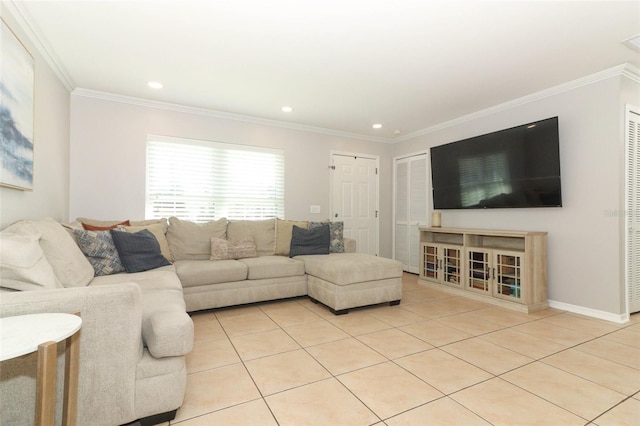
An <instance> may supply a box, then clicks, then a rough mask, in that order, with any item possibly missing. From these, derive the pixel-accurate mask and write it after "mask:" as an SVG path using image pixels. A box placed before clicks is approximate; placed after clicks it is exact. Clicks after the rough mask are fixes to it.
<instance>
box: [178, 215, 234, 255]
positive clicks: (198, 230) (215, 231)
mask: <svg viewBox="0 0 640 426" xmlns="http://www.w3.org/2000/svg"><path fill="white" fill-rule="evenodd" d="M226 234H227V219H224V218H223V219H219V220H214V221H211V222H206V223H195V222H190V221H188V220H180V219H178V218H177V217H170V218H169V228H168V229H167V241H168V242H169V249H170V250H171V255H172V256H173V259H174V260H209V257H210V256H211V238H213V237H217V238H225V236H226Z"/></svg>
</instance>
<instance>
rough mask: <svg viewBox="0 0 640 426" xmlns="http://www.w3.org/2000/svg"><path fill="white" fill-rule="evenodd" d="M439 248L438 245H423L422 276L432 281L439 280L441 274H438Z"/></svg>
mask: <svg viewBox="0 0 640 426" xmlns="http://www.w3.org/2000/svg"><path fill="white" fill-rule="evenodd" d="M438 252H439V248H438V246H436V245H431V244H423V245H422V262H423V263H422V265H423V267H422V271H421V272H422V276H423V277H425V278H428V279H432V280H438V279H439V278H440V274H439V273H438V272H439V271H438V255H439V253H438Z"/></svg>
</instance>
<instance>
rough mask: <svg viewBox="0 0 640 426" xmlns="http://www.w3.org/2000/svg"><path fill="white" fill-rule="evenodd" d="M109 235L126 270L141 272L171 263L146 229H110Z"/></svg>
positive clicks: (153, 236)
mask: <svg viewBox="0 0 640 426" xmlns="http://www.w3.org/2000/svg"><path fill="white" fill-rule="evenodd" d="M111 237H112V238H113V242H114V244H115V246H116V249H117V250H118V254H119V255H120V259H121V260H122V264H123V265H124V268H125V269H126V270H127V272H142V271H148V270H149V269H155V268H159V267H161V266H167V265H171V263H170V262H169V261H168V260H167V259H166V258H165V257H164V256H163V255H162V253H161V252H160V243H158V240H157V239H156V237H155V235H153V234H152V233H151V231H149V230H148V229H143V230H142V231H138V232H134V233H130V232H125V231H121V230H115V229H112V230H111Z"/></svg>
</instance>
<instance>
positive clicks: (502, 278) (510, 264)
mask: <svg viewBox="0 0 640 426" xmlns="http://www.w3.org/2000/svg"><path fill="white" fill-rule="evenodd" d="M522 260H523V259H522V254H520V253H508V252H501V253H496V254H495V260H494V262H495V263H494V266H495V280H496V282H495V289H494V291H495V295H496V296H499V297H502V298H507V299H510V300H513V299H516V300H521V299H522V296H523V295H522Z"/></svg>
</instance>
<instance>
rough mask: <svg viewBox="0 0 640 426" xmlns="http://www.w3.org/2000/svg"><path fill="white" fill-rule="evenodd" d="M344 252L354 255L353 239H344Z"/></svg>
mask: <svg viewBox="0 0 640 426" xmlns="http://www.w3.org/2000/svg"><path fill="white" fill-rule="evenodd" d="M344 252H345V253H355V252H356V240H354V239H353V238H344Z"/></svg>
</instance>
